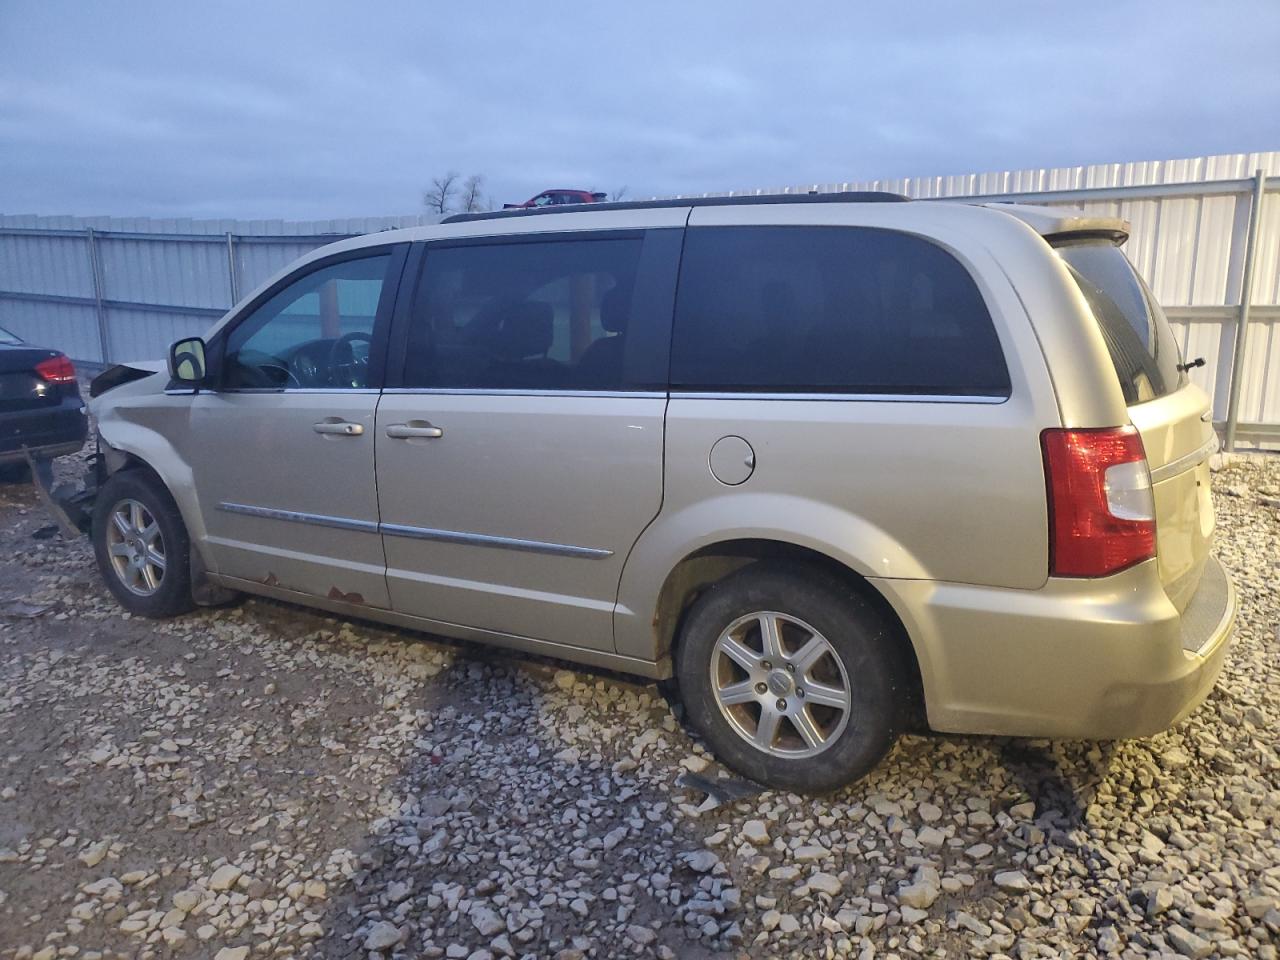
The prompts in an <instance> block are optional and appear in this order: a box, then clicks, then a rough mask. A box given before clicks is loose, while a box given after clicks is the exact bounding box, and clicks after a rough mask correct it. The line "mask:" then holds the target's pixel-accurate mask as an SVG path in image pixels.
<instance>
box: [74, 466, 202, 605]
mask: <svg viewBox="0 0 1280 960" xmlns="http://www.w3.org/2000/svg"><path fill="white" fill-rule="evenodd" d="M121 500H137V501H138V502H139V503H141V504H142V505H143V506H145V507H146V508H147V512H148V513H150V514H151V516H152V517H153V518H154V519H155V521H156V523H157V524H159V526H160V535H161V537H163V538H164V548H165V561H166V562H165V571H164V577H163V578H162V579H161V581H160V588H159V589H158V590H157V591H156V592H155V593H153V594H151V595H150V596H147V597H143V596H139V595H138V594H136V593H133V592H132V591H131V590H129V588H128V587H126V586H125V585H124V584H123V583H121V581H120V577H119V576H118V575H117V574H116V571H115V567H114V565H113V564H112V563H111V557H110V554H109V553H108V550H107V536H106V533H107V525H108V524H109V523H110V522H111V511H112V509H113V508H114V507H115V505H116V504H118V503H119V502H120V501H121ZM93 554H94V557H95V558H96V559H97V561H98V569H99V570H100V571H101V573H102V577H103V579H104V580H105V581H106V584H107V589H108V590H110V591H111V595H112V596H114V597H115V598H116V600H117V601H118V602H119V603H120V605H121V606H122V607H124V608H125V609H126V610H128V611H129V612H130V613H133V614H137V615H139V616H143V617H171V616H174V615H175V614H178V613H183V612H185V611H187V610H190V609H191V608H192V606H193V603H192V600H191V576H190V539H189V538H188V536H187V528H186V525H185V524H184V523H183V522H182V516H181V514H179V513H178V507H177V505H176V504H175V503H174V502H173V498H172V497H171V496H170V495H169V491H168V490H166V489H164V487H163V486H161V485H160V484H159V483H158V482H157V481H155V480H153V479H152V478H151V477H149V476H146V475H145V474H143V473H141V472H140V471H137V470H126V471H124V472H121V473H117V474H115V475H113V476H112V477H111V478H110V479H108V480H107V482H106V483H105V484H104V485H103V487H102V490H101V491H100V492H99V494H98V498H97V502H96V503H95V504H94V508H93Z"/></svg>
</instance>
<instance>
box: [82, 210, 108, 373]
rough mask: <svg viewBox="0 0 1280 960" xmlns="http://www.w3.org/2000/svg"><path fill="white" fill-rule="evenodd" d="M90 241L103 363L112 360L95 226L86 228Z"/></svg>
mask: <svg viewBox="0 0 1280 960" xmlns="http://www.w3.org/2000/svg"><path fill="white" fill-rule="evenodd" d="M85 236H86V238H87V239H88V241H89V271H90V273H91V274H92V276H93V301H94V305H95V307H96V309H97V313H98V348H99V350H100V351H101V352H102V365H103V366H106V365H107V363H108V361H109V360H110V356H109V355H108V351H107V311H106V309H105V308H104V307H103V305H102V266H101V264H100V263H99V262H98V241H97V238H96V237H95V236H94V232H93V227H89V228H87V229H86V230H85Z"/></svg>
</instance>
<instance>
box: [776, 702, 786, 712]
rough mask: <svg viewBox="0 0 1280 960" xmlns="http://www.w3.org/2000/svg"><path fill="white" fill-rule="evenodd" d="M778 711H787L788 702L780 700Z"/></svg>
mask: <svg viewBox="0 0 1280 960" xmlns="http://www.w3.org/2000/svg"><path fill="white" fill-rule="evenodd" d="M778 709H779V710H785V709H787V701H785V700H779V701H778Z"/></svg>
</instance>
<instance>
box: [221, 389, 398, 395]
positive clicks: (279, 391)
mask: <svg viewBox="0 0 1280 960" xmlns="http://www.w3.org/2000/svg"><path fill="white" fill-rule="evenodd" d="M203 392H206V393H235V394H241V393H243V394H263V395H267V394H287V393H332V394H339V395H341V396H350V395H351V394H353V393H361V394H379V393H381V392H382V391H381V390H379V389H378V388H377V387H347V388H345V389H344V388H343V387H228V388H221V389H218V390H205V391H203Z"/></svg>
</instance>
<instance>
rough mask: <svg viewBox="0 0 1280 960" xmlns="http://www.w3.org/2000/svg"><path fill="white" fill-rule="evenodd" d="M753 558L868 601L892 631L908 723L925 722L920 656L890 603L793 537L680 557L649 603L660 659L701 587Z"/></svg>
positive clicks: (729, 543) (750, 540) (723, 545)
mask: <svg viewBox="0 0 1280 960" xmlns="http://www.w3.org/2000/svg"><path fill="white" fill-rule="evenodd" d="M758 563H768V564H776V565H779V566H786V567H790V568H792V569H794V568H795V567H796V566H800V567H804V568H808V569H810V570H813V571H814V572H815V574H817V575H818V576H821V577H823V578H824V579H827V580H829V581H831V582H832V583H833V584H835V585H838V586H841V587H844V588H847V589H849V590H851V591H852V592H853V593H854V594H856V595H857V596H858V597H859V598H860V599H862V600H864V601H865V602H866V603H868V604H869V605H870V606H871V607H872V609H873V610H875V612H876V614H877V615H878V616H879V617H880V618H881V619H882V620H883V621H884V622H885V623H886V624H888V625H889V628H890V630H892V632H893V635H894V641H895V642H894V649H895V650H896V651H897V652H898V653H899V657H900V659H899V662H898V664H897V665H896V666H897V667H898V669H899V671H900V675H901V676H902V677H903V679H904V681H905V682H906V683H907V693H908V699H909V702H908V703H907V704H906V705H905V706H906V707H907V714H906V715H907V718H908V721H909V726H910V728H912V729H916V728H919V729H923V728H924V727H926V726H927V721H926V719H925V701H924V683H923V680H922V677H921V671H920V663H919V658H918V655H917V652H916V649H915V644H914V641H913V640H912V639H911V635H910V633H909V632H908V631H907V628H906V626H905V625H904V624H903V622H902V619H901V618H900V617H899V616H898V614H897V611H896V610H895V609H894V608H893V605H892V604H891V603H890V602H889V600H888V599H887V598H886V597H885V596H884V595H883V594H882V593H881V592H880V591H879V590H878V589H877V588H876V586H875V585H874V584H873V583H872V582H871V581H870V580H868V579H867V578H866V577H864V576H863V575H862V574H860V573H858V572H857V571H855V570H853V569H852V568H851V567H849V566H847V565H846V564H844V563H842V562H841V561H840V560H838V559H836V558H834V557H832V556H830V555H828V554H825V553H823V552H821V551H820V550H815V549H813V548H812V547H807V546H802V545H800V544H796V543H790V542H787V541H782V540H772V539H767V538H755V537H747V538H739V539H734V540H723V541H720V542H717V543H712V544H707V545H705V546H702V547H699V548H698V549H696V550H694V551H692V552H691V553H689V554H688V555H686V556H685V557H683V558H682V559H681V560H680V561H679V562H678V563H677V564H676V565H675V566H674V567H672V569H671V570H670V572H669V573H668V574H667V577H666V579H665V581H664V582H663V584H662V588H661V590H660V591H659V593H658V600H657V604H656V606H655V609H654V614H653V629H654V638H655V643H656V654H657V657H658V659H659V661H660V662H664V663H670V662H671V659H672V655H673V653H674V651H675V649H676V646H677V645H678V643H679V637H680V631H681V628H682V626H683V624H684V621H685V618H686V617H687V615H688V612H689V609H690V608H691V607H692V606H693V604H694V602H695V601H696V600H697V599H698V597H699V596H701V595H702V593H703V592H704V591H705V590H707V589H708V588H709V587H711V586H712V585H713V584H715V583H718V582H720V581H721V580H723V579H725V578H726V577H728V576H730V575H732V574H734V573H736V572H737V571H739V570H741V569H743V568H744V567H748V566H751V565H753V564H758Z"/></svg>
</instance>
